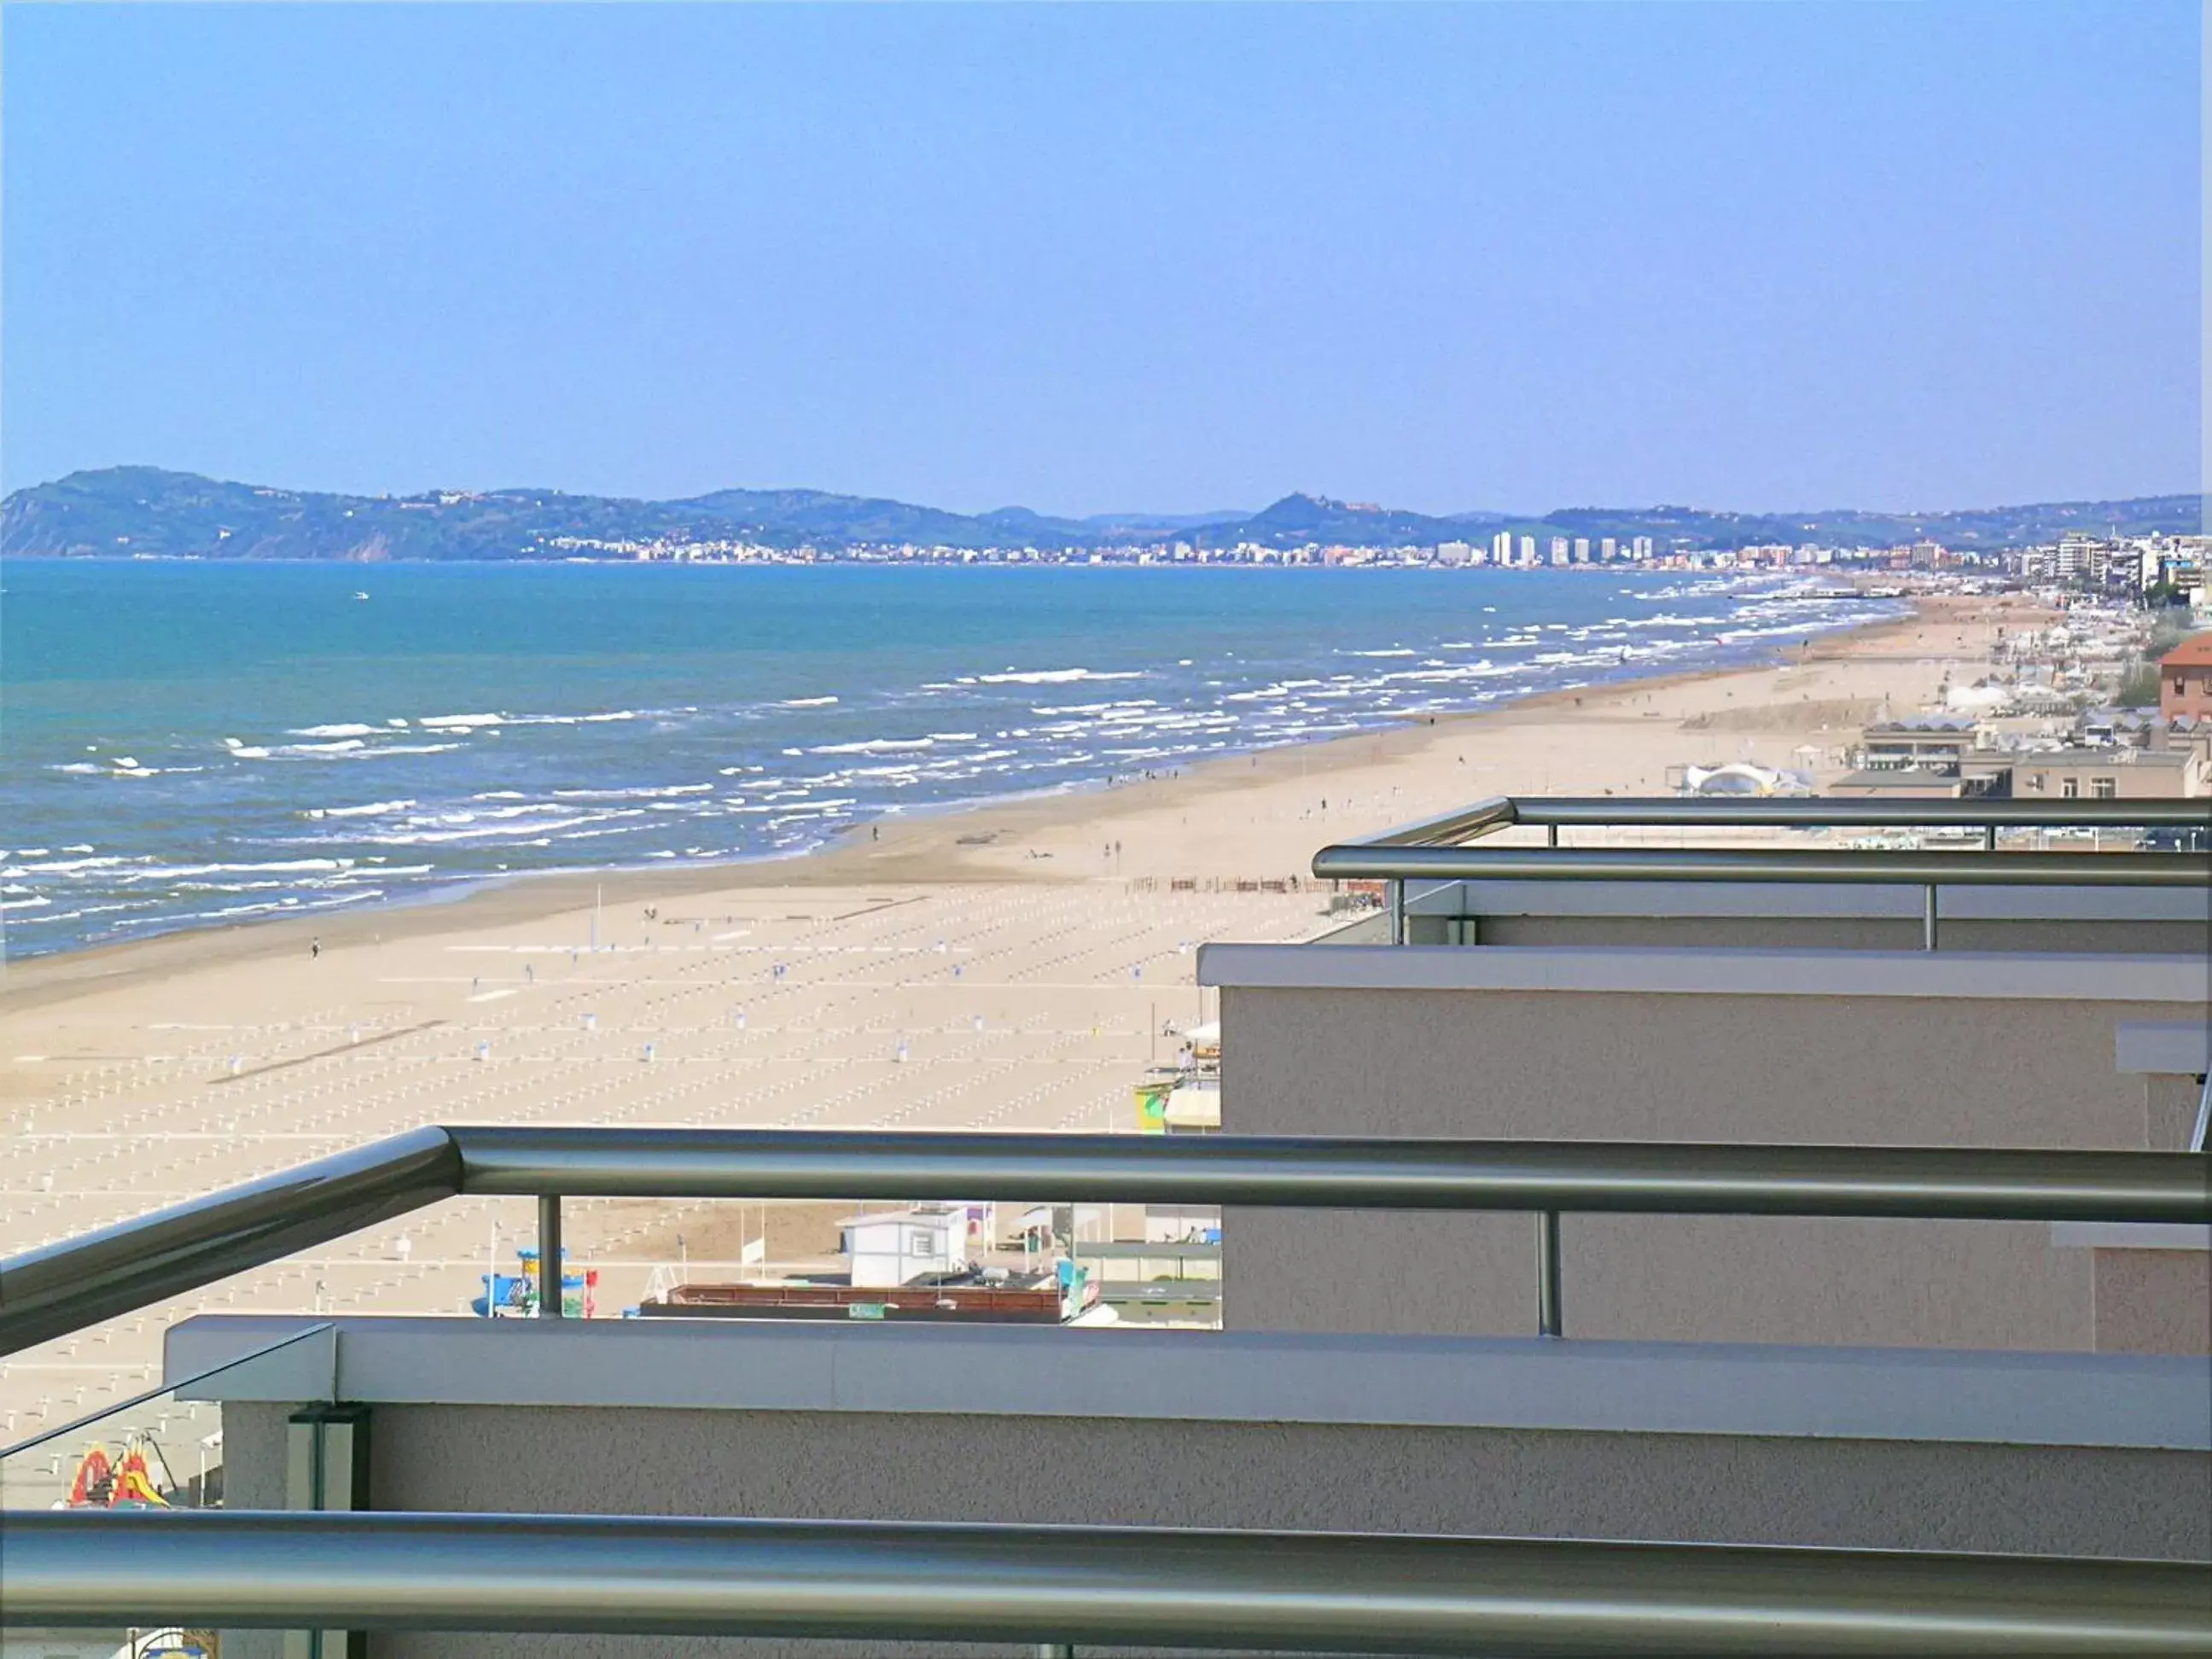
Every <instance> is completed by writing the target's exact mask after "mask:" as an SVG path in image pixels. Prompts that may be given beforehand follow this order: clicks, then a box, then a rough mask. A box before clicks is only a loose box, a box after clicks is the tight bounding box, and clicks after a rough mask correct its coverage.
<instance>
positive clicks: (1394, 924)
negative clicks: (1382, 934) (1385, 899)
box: [1383, 881, 1406, 945]
mask: <svg viewBox="0 0 2212 1659" xmlns="http://www.w3.org/2000/svg"><path fill="white" fill-rule="evenodd" d="M1383 890H1384V892H1385V893H1386V894H1388V896H1389V905H1390V943H1391V944H1393V945H1403V944H1404V943H1405V942H1406V884H1405V883H1404V882H1402V881H1392V882H1388V883H1385V884H1384V887H1383Z"/></svg>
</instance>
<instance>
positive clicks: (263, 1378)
mask: <svg viewBox="0 0 2212 1659" xmlns="http://www.w3.org/2000/svg"><path fill="white" fill-rule="evenodd" d="M311 1323H313V1321H311V1320H308V1319H305V1318H298V1317H295V1318H290V1319H285V1318H276V1317H272V1316H235V1315H232V1316H199V1317H196V1318H193V1319H191V1320H187V1321H185V1322H183V1323H182V1324H179V1325H178V1326H176V1327H174V1328H172V1329H171V1331H170V1332H169V1334H168V1339H167V1366H166V1374H167V1376H171V1377H175V1378H184V1377H188V1376H195V1375H197V1374H199V1373H202V1372H204V1371H206V1370H210V1369H211V1368H212V1367H214V1366H216V1365H220V1364H223V1363H224V1362H225V1361H227V1360H229V1359H232V1358H235V1357H236V1356H239V1355H241V1354H244V1353H246V1352H251V1351H252V1350H253V1349H256V1348H258V1347H263V1346H266V1345H267V1344H269V1343H270V1342H271V1341H274V1340H277V1339H278V1338H280V1337H282V1336H283V1335H285V1334H289V1333H290V1332H292V1331H294V1330H297V1329H301V1328H306V1327H307V1325H309V1324H311ZM334 1323H335V1325H336V1328H337V1333H338V1342H337V1349H338V1352H337V1392H338V1393H339V1395H340V1396H341V1397H342V1398H343V1399H345V1400H348V1401H356V1402H362V1403H368V1404H371V1405H374V1404H380V1403H382V1404H395V1405H397V1404H406V1405H448V1406H456V1407H461V1406H489V1407H600V1408H629V1409H690V1410H722V1411H805V1412H866V1413H947V1414H958V1415H968V1416H1012V1417H1086V1418H1098V1419H1138V1420H1144V1419H1151V1420H1198V1421H1210V1422H1225V1423H1249V1424H1306V1425H1368V1426H1385V1427H1402V1428H1462V1429H1491V1430H1501V1431H1554V1432H1601V1433H1607V1432H1609V1433H1632V1434H1704V1435H1725V1436H1738V1437H1768V1438H1771V1437H1794V1438H1814V1439H1863V1440H1887V1441H1927V1442H1968V1443H1996V1444H2006V1445H2032V1446H2034V1445H2039V1446H2076V1447H2106V1448H2127V1449H2163V1450H2176V1451H2196V1452H2204V1451H2212V1364H2208V1363H2207V1361H2205V1360H2204V1359H2202V1358H2187V1357H2167V1356H2160V1355H2139V1354H2089V1353H2027V1352H1992V1351H1983V1350H1948V1349H1893V1348H1842V1347H1837V1348H1810V1347H1794V1346H1748V1345H1730V1344H1708V1343H1644V1342H1605V1341H1582V1340H1575V1341H1560V1340H1555V1339H1554V1340H1546V1339H1541V1338H1468V1337H1442V1336H1413V1337H1407V1336H1328V1335H1310V1334H1294V1333H1271V1332H1185V1331H1154V1332H1146V1331H1083V1330H1063V1329H1058V1328H1051V1329H1031V1328H1023V1327H1005V1328H989V1327H982V1328H979V1327H963V1328H945V1327H926V1326H918V1325H917V1326H908V1327H903V1328H901V1327H898V1326H895V1325H894V1326H883V1327H876V1326H866V1327H847V1326H844V1325H836V1324H832V1325H822V1324H816V1323H810V1322H756V1321H746V1322H742V1323H738V1322H723V1321H717V1320H687V1319H657V1320H651V1321H614V1320H596V1321H584V1320H572V1321H556V1320H542V1321H541V1320H522V1319H518V1320H501V1321H486V1320H474V1319H465V1318H453V1317H448V1318H407V1317H383V1318H380V1317H356V1318H348V1319H341V1320H337V1321H335V1322H334ZM299 1346H301V1347H302V1348H305V1347H310V1346H316V1345H313V1344H301V1345H299ZM328 1364H329V1361H328V1358H327V1356H324V1357H322V1358H320V1360H319V1362H318V1360H317V1358H316V1357H313V1356H295V1355H294V1354H292V1353H290V1352H286V1353H281V1354H275V1355H271V1356H270V1357H269V1358H267V1359H265V1360H261V1361H255V1362H250V1363H247V1364H240V1365H236V1366H234V1367H233V1368H232V1369H231V1370H227V1371H225V1372H224V1373H223V1374H222V1376H218V1377H216V1378H212V1379H210V1381H208V1382H207V1383H204V1384H202V1385H200V1386H198V1387H197V1388H195V1389H192V1390H191V1397H193V1398H198V1399H216V1400H223V1401H279V1402H286V1403H290V1402H295V1401H307V1400H316V1399H322V1398H325V1397H326V1396H327V1393H328V1391H329V1390H330V1389H331V1376H330V1372H329V1369H328Z"/></svg>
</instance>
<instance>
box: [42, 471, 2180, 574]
mask: <svg viewBox="0 0 2212 1659" xmlns="http://www.w3.org/2000/svg"><path fill="white" fill-rule="evenodd" d="M2203 522H2204V512H2203V498H2202V497H2200V496H2197V495H2154V496H2142V497H2136V498H2134V499H2130V500H2124V501H2052V502H2041V503H2034V504H2029V505H2024V506H2016V507H1990V508H1980V509H1969V510H1966V511H1954V512H1944V513H1923V514H1905V513H1868V512H1862V511H1859V510H1857V509H1851V508H1843V509H1835V510H1829V511H1823V512H1818V513H1802V514H1798V513H1787V514H1784V513H1730V512H1725V511H1713V510H1707V509H1704V508H1696V507H1565V508H1560V509H1558V510H1556V511H1554V512H1552V513H1545V514H1543V515H1541V517H1520V516H1516V515H1514V514H1510V513H1492V512H1469V513H1455V514H1450V515H1446V516H1442V517H1438V516H1433V515H1430V514H1426V513H1414V512H1410V511H1407V510H1403V509H1397V508H1390V507H1380V506H1375V505H1370V504H1365V503H1355V502H1348V501H1335V500H1332V499H1330V498H1328V497H1327V496H1322V495H1306V494H1303V493H1300V494H1294V495H1285V497H1283V499H1282V500H1280V501H1276V502H1274V503H1273V504H1272V505H1270V506H1268V507H1265V508H1263V509H1262V510H1261V511H1260V512H1258V513H1251V514H1249V515H1239V514H1236V513H1223V514H1219V515H1206V514H1169V513H1164V514H1147V513H1100V514H1096V515H1093V516H1091V517H1089V518H1084V519H1069V518H1059V517H1054V516H1051V515H1048V514H1044V513H1034V512H1031V511H1030V509H1029V508H1027V507H1000V508H997V509H995V510H994V511H992V512H989V513H980V514H970V513H953V512H950V511H947V510H945V509H943V508H939V507H922V506H916V505H915V504H913V503H911V502H906V501H891V500H888V499H884V498H878V497H870V496H859V495H836V494H833V493H830V492H827V491H823V490H814V489H720V490H715V491H713V492H710V493H709V494H707V495H697V496H692V497H690V498H688V499H685V500H680V501H641V500H634V499H629V498H626V497H621V496H608V495H568V494H565V493H563V492H562V491H559V490H554V489H494V490H482V491H468V490H439V491H432V492H428V493H425V494H422V495H408V496H385V495H337V494H332V493H329V492H321V491H313V490H292V489H273V488H269V487H266V486H259V485H253V484H245V483H229V482H225V481H222V480H219V479H214V478H207V477H201V476H199V475H198V474H197V473H189V472H172V471H165V470H163V469H161V468H159V467H146V466H122V467H109V468H105V469H102V470H100V471H85V472H73V473H70V475H69V476H68V477H64V478H59V479H57V480H55V481H54V482H52V483H44V484H36V485H33V486H31V487H29V488H27V489H19V490H17V491H15V493H14V494H13V495H9V497H7V499H6V501H5V502H4V504H0V552H4V553H7V554H10V555H15V556H32V555H47V556H54V555H72V554H74V555H91V554H107V555H124V554H155V555H163V556H188V555H189V556H202V557H217V558H288V559H513V558H559V557H563V556H568V555H570V554H572V553H574V552H579V551H581V552H590V551H592V549H591V548H590V547H589V546H586V547H583V548H576V547H573V546H563V545H558V544H559V543H563V542H567V543H574V542H582V543H586V544H591V543H607V542H648V541H657V540H663V539H671V540H690V541H714V540H742V541H748V542H753V543H757V544H764V545H768V546H773V547H785V548H789V547H798V546H801V545H812V546H816V547H823V548H831V549H836V548H848V547H853V546H856V545H861V544H877V545H883V544H902V543H910V544H921V545H935V546H947V547H961V548H976V549H981V548H1006V547H1024V546H1034V547H1048V548H1065V547H1078V548H1085V547H1104V546H1115V545H1127V544H1131V543H1151V542H1154V541H1159V540H1186V541H1190V542H1194V543H1197V544H1201V545H1205V546H1208V547H1226V546H1233V545H1235V544H1238V543H1242V542H1255V543H1259V544H1262V545H1267V546H1273V547H1295V546H1302V545H1304V544H1308V543H1316V542H1317V543H1323V544H1332V543H1341V544H1351V545H1358V546H1370V547H1372V546H1396V545H1407V544H1411V545H1420V546H1432V545H1434V544H1437V543H1438V542H1443V541H1454V540H1458V541H1469V542H1486V541H1487V540H1488V539H1489V538H1491V536H1492V535H1493V534H1494V533H1496V532H1498V531H1499V530H1501V529H1503V530H1509V531H1510V532H1512V533H1514V534H1515V535H1516V536H1518V535H1533V536H1536V537H1538V538H1548V537H1551V536H1553V535H1560V536H1568V537H1578V536H1580V537H1589V538H1591V539H1592V540H1593V541H1595V540H1596V539H1598V538H1603V537H1606V536H1612V537H1615V538H1620V539H1622V540H1626V539H1628V538H1632V537H1636V536H1649V537H1650V538H1652V539H1653V541H1654V542H1655V543H1656V544H1657V546H1658V548H1659V550H1662V551H1665V550H1668V549H1669V548H1671V547H1672V546H1674V544H1677V543H1686V544H1692V545H1696V546H1700V547H1714V548H1730V547H1741V546H1746V545H1749V544H1759V543H1773V542H1787V543H1792V544H1795V543H1799V542H1808V541H1810V542H1818V543H1825V544H1835V545H1846V546H1851V545H1859V544H1868V545H1875V546H1885V545H1890V544H1895V543H1899V542H1905V541H1912V540H1917V539H1920V538H1933V539H1935V540H1937V541H1941V542H1944V543H1946V544H1949V545H1951V546H1954V547H1965V548H1997V547H2021V546H2028V545H2033V544H2036V543H2039V542H2048V541H2051V540H2052V539H2054V538H2056V537H2057V536H2058V535H2060V534H2062V533H2063V532H2066V531H2069V530H2087V531H2095V532H2103V531H2107V530H2112V529H2117V530H2118V531H2119V532H2121V533H2123V534H2142V533H2146V532H2152V531H2163V532H2195V531H2197V530H2199V529H2201V528H2202V527H2203Z"/></svg>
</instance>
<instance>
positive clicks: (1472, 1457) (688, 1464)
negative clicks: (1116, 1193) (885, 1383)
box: [225, 1404, 2212, 1659]
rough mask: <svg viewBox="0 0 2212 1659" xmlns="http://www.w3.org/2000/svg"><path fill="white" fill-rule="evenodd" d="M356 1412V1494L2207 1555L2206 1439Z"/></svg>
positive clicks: (532, 1650)
mask: <svg viewBox="0 0 2212 1659" xmlns="http://www.w3.org/2000/svg"><path fill="white" fill-rule="evenodd" d="M286 1409H287V1408H286V1407H282V1406H270V1405H246V1406H241V1405H236V1404H234V1405H232V1406H230V1407H226V1412H225V1429H226V1433H227V1435H228V1434H230V1433H232V1432H235V1434H236V1438H235V1439H234V1441H233V1442H232V1445H233V1447H234V1451H233V1456H234V1458H236V1459H240V1460H244V1461H246V1462H252V1461H253V1460H258V1459H260V1458H263V1457H265V1456H268V1455H271V1454H272V1452H273V1453H274V1454H275V1455H281V1449H282V1443H283V1439H282V1425H283V1415H284V1413H285V1411H286ZM372 1432H373V1435H374V1460H373V1471H372V1477H371V1478H372V1487H371V1496H372V1498H373V1500H374V1504H375V1505H376V1506H377V1507H379V1508H385V1509H424V1510H490V1511H496V1512H520V1511H530V1510H538V1511H565V1512H574V1513H587V1514H589V1513H597V1514H611V1513H638V1514H671V1515H682V1514H695V1515H755V1516H781V1517H789V1518H802V1519H804V1518H837V1517H852V1516H869V1517H874V1518H880V1519H884V1520H912V1521H945V1520H971V1521H1008V1522H1035V1523H1049V1522H1080V1523H1088V1524H1100V1523H1129V1524H1156V1525H1172V1526H1200V1527H1205V1526H1225V1527H1251V1528H1261V1527H1265V1528H1332V1529H1334V1528H1355V1529H1364V1530H1373V1531H1383V1532H1443V1533H1460V1534H1470V1533H1473V1534H1480V1533H1498V1534H1521V1535H1528V1536H1582V1537H1602V1538H1650V1537H1667V1538H1678V1539H1683V1540H1713V1541H1723V1540H1727V1541H1759V1542H1774V1543H1793V1544H1808V1545H1833V1546H1857V1547H1883V1548H1914V1549H1966V1550H2000V1551H2024V1552H2037V1553H2067V1554H2085V1555H2128V1556H2151V1557H2163V1558H2166V1559H2186V1560H2197V1559H2212V1457H2208V1456H2207V1455H2205V1454H2203V1453H2202V1452H2181V1451H2153V1450H2141V1449H2087V1448H2074V1447H2041V1448H2027V1447H2010V1446H2002V1445H1960V1444H1955V1443H1936V1444H1930V1443H1917V1444H1912V1443H1901V1442H1893V1441H1863V1440H1861V1441H1821V1440H1804V1439H1769V1438H1762V1437H1729V1436H1710V1435H1668V1434H1611V1433H1585V1432H1561V1431H1520V1430H1493V1429H1482V1428H1465V1429H1461V1428H1442V1429H1437V1428H1391V1427H1379V1426H1357V1425H1327V1424H1316V1425H1285V1424H1266V1423H1247V1424H1238V1423H1225V1422H1202V1421H1201V1422H1189V1421H1181V1422H1178V1421H1159V1420H1152V1421H1141V1422H1140V1421H1132V1420H1128V1419H1096V1418H1085V1419H1077V1418H1059V1419H1054V1418H1008V1417H1000V1416H992V1417H981V1416H962V1415H953V1414H939V1413H881V1414H855V1413H817V1412H805V1411H799V1412H763V1411H695V1410H638V1409H607V1408H600V1407H525V1408H515V1407H448V1406H382V1407H377V1408H376V1416H375V1419H374V1425H373V1430H372ZM233 1478H234V1480H238V1481H239V1482H240V1488H239V1489H240V1490H241V1491H246V1490H253V1491H258V1490H259V1489H260V1485H261V1484H264V1483H262V1482H260V1481H259V1480H258V1477H257V1475H256V1474H255V1473H254V1471H252V1469H250V1468H240V1469H239V1470H238V1472H237V1474H235V1475H234V1477H233ZM374 1650H375V1651H377V1652H379V1653H380V1654H382V1655H387V1656H392V1659H399V1656H405V1659H445V1656H448V1655H460V1654H469V1655H472V1656H473V1655H484V1656H497V1659H507V1656H509V1655H513V1656H517V1659H520V1656H522V1655H526V1654H542V1653H549V1652H550V1653H555V1654H559V1655H562V1656H576V1659H582V1656H584V1655H587V1654H588V1655H597V1654H601V1653H605V1654H606V1655H609V1656H638V1659H644V1656H647V1655H651V1656H654V1659H659V1656H663V1655H666V1656H670V1659H674V1656H678V1655H693V1654H698V1655H704V1654H708V1653H722V1652H732V1653H744V1654H746V1655H748V1656H763V1655H768V1654H771V1653H773V1654H791V1655H805V1656H809V1659H815V1656H827V1655H829V1654H832V1653H837V1654H845V1653H851V1652H854V1651H855V1649H854V1647H852V1646H850V1645H846V1644H835V1645H833V1644H816V1643H790V1642H778V1643H713V1642H700V1641H667V1640H659V1639H651V1640H648V1639H645V1638H624V1639H621V1640H611V1639H606V1638H560V1639H558V1640H556V1641H554V1642H552V1643H550V1644H549V1643H547V1642H546V1641H544V1639H543V1638H498V1637H484V1636H467V1637H459V1636H442V1635H438V1634H435V1633H425V1634H410V1635H406V1636H391V1637H383V1638H378V1639H377V1640H376V1642H375V1644H374ZM878 1650H881V1651H885V1652H898V1651H901V1649H899V1648H896V1647H890V1648H881V1649H878ZM937 1650H938V1651H944V1649H942V1648H941V1647H939V1648H938V1649H937ZM969 1651H971V1652H975V1653H979V1654H981V1653H987V1652H988V1653H1000V1652H1013V1651H1026V1650H1010V1649H983V1648H976V1649H972V1650H969ZM1085 1651H1086V1652H1091V1651H1096V1650H1089V1649H1086V1650H1085Z"/></svg>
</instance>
